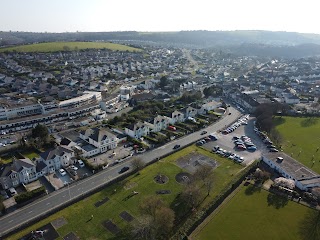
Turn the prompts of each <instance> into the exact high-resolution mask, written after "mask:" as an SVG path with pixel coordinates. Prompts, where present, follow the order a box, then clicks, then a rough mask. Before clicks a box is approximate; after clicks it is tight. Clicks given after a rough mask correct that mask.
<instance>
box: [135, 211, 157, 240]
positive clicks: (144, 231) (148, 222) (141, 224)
mask: <svg viewBox="0 0 320 240" xmlns="http://www.w3.org/2000/svg"><path fill="white" fill-rule="evenodd" d="M153 228H154V220H153V218H152V217H151V216H150V215H142V216H140V217H138V218H137V221H134V223H133V225H132V231H131V234H132V236H131V238H132V239H155V232H154V229H153Z"/></svg>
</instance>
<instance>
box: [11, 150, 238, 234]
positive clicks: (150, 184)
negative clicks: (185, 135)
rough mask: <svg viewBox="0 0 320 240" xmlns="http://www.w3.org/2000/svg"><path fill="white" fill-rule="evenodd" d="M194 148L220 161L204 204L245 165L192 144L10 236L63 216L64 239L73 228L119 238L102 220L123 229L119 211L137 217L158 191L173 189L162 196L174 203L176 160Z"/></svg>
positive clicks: (176, 189)
mask: <svg viewBox="0 0 320 240" xmlns="http://www.w3.org/2000/svg"><path fill="white" fill-rule="evenodd" d="M194 151H196V152H198V153H200V154H202V155H206V156H209V157H211V158H215V159H216V160H217V161H218V162H219V166H218V167H217V168H216V169H215V170H214V171H213V174H214V176H215V177H214V180H215V182H214V187H213V189H212V191H211V193H210V196H209V197H206V198H205V200H204V201H203V203H202V204H203V205H204V204H207V203H208V202H209V201H211V200H212V199H213V198H214V197H215V196H216V195H217V194H219V192H220V191H221V190H222V188H224V187H225V186H226V185H227V184H228V183H229V182H230V181H231V180H232V178H234V177H235V176H236V175H237V174H239V173H240V171H241V170H242V169H243V166H241V165H238V164H235V163H233V162H232V161H229V160H227V159H223V158H220V157H217V156H216V155H215V154H212V153H210V152H207V151H205V150H203V149H200V148H198V147H196V146H190V147H188V148H185V149H182V150H181V151H178V152H176V153H174V154H172V155H170V156H169V157H167V158H165V159H163V160H161V161H159V162H157V163H154V164H152V165H150V166H148V167H146V168H145V169H143V170H141V171H140V174H136V175H132V176H129V177H128V178H127V179H125V180H124V181H122V182H119V183H117V184H114V185H112V186H109V187H107V188H105V189H104V190H102V191H100V192H98V193H96V194H93V195H92V196H90V197H88V198H86V199H84V200H81V201H79V202H77V203H76V204H73V205H72V206H70V207H68V208H65V209H63V210H61V211H59V212H57V213H55V214H53V215H51V216H50V217H48V218H46V219H44V220H42V221H39V222H38V223H36V224H35V225H33V226H31V227H28V228H27V229H25V230H23V231H21V232H20V233H18V234H15V235H13V236H11V237H9V238H8V239H18V238H20V237H22V236H24V235H25V234H27V233H29V232H30V231H32V230H35V229H38V228H39V227H41V226H43V225H45V224H47V223H49V222H52V221H53V220H55V219H57V218H59V217H63V218H64V219H66V220H67V222H68V223H67V224H66V225H64V226H62V227H61V228H59V229H58V230H57V231H58V233H59V235H60V238H59V239H62V237H63V236H65V235H66V234H68V233H69V232H71V231H72V232H74V233H75V234H76V235H77V236H78V237H80V239H115V238H114V237H115V236H114V235H113V234H112V233H110V232H109V231H108V230H106V229H105V228H104V227H103V226H102V224H101V223H102V222H103V221H105V220H108V219H112V221H113V222H114V223H115V224H116V225H117V226H118V227H119V228H120V229H124V228H125V227H126V225H127V224H126V222H125V221H124V220H122V218H121V217H120V216H119V214H120V213H121V212H122V211H127V212H128V213H130V214H131V215H132V216H133V217H137V216H138V214H139V212H138V206H139V203H140V202H141V201H142V200H143V199H144V198H145V197H146V196H149V195H155V191H157V190H163V189H166V190H170V191H171V194H167V195H159V196H160V197H161V198H162V199H163V200H164V201H165V202H166V203H167V204H168V205H169V204H170V203H172V202H173V201H174V200H175V198H176V197H177V195H178V194H179V193H180V192H181V191H182V189H183V185H181V184H179V183H177V182H176V180H175V176H176V174H178V173H180V172H182V171H183V170H182V169H181V168H180V167H178V166H177V165H176V164H175V161H176V159H178V158H180V157H182V156H185V155H187V154H189V153H191V152H194ZM159 173H161V174H164V175H166V176H167V177H168V178H169V181H168V182H167V183H166V184H157V183H156V182H155V181H154V177H155V176H156V175H157V174H159ZM114 189H116V192H114ZM132 191H137V192H139V194H138V195H135V196H133V197H131V198H129V199H127V200H125V199H126V197H128V196H129V195H130V194H131V193H132ZM201 191H202V192H203V194H204V195H206V189H205V187H204V186H203V187H202V188H201ZM105 197H108V198H109V199H110V200H109V201H108V202H107V203H105V204H103V205H102V206H100V207H98V208H96V207H95V206H94V204H95V203H96V202H98V201H99V200H102V199H104V198H105ZM91 215H93V216H94V218H93V219H92V220H90V217H91ZM89 220H90V221H89Z"/></svg>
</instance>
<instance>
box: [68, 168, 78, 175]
mask: <svg viewBox="0 0 320 240" xmlns="http://www.w3.org/2000/svg"><path fill="white" fill-rule="evenodd" d="M69 172H70V174H71V175H72V176H74V177H75V176H77V175H78V174H77V171H76V170H73V169H70V171H69Z"/></svg>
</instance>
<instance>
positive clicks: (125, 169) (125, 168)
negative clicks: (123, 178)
mask: <svg viewBox="0 0 320 240" xmlns="http://www.w3.org/2000/svg"><path fill="white" fill-rule="evenodd" d="M129 169H130V168H129V167H123V168H121V169H120V171H119V174H121V173H124V172H126V171H128V170H129Z"/></svg>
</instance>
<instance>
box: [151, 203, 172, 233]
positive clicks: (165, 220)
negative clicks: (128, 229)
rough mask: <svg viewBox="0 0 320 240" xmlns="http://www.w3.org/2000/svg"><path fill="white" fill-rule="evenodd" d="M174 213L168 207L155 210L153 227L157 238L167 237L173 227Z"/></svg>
mask: <svg viewBox="0 0 320 240" xmlns="http://www.w3.org/2000/svg"><path fill="white" fill-rule="evenodd" d="M174 218H175V215H174V211H173V210H172V209H170V208H168V207H161V208H159V209H157V210H156V215H155V220H154V222H155V227H156V233H157V236H161V235H162V236H163V237H165V236H168V234H169V233H170V232H171V230H172V228H173V225H174Z"/></svg>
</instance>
